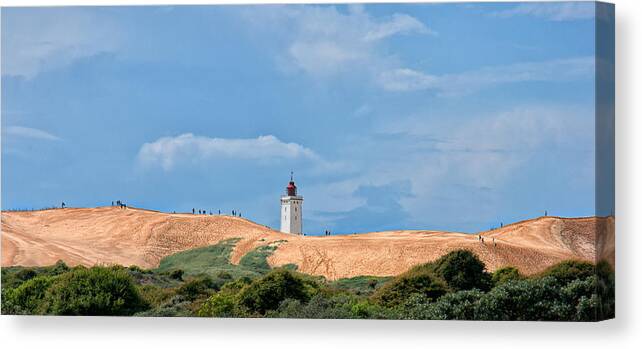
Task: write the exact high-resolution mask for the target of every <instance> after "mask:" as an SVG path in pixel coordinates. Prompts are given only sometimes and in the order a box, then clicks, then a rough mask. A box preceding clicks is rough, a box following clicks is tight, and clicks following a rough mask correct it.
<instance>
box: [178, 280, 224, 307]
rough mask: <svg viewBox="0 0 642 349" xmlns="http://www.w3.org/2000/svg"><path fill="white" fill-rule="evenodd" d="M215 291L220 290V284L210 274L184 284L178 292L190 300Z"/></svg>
mask: <svg viewBox="0 0 642 349" xmlns="http://www.w3.org/2000/svg"><path fill="white" fill-rule="evenodd" d="M215 291H218V286H217V285H216V284H215V283H214V281H213V280H212V279H211V278H209V277H208V276H200V277H196V278H193V279H191V280H189V281H187V282H185V283H184V284H182V285H181V286H180V287H179V288H178V290H177V291H176V294H178V295H181V296H183V297H185V299H186V300H188V301H194V300H196V299H197V298H200V297H201V296H207V297H209V296H210V295H211V294H212V293H213V292H215Z"/></svg>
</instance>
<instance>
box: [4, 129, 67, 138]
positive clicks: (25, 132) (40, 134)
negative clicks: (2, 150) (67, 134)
mask: <svg viewBox="0 0 642 349" xmlns="http://www.w3.org/2000/svg"><path fill="white" fill-rule="evenodd" d="M4 131H5V132H6V134H7V135H8V136H16V137H23V138H31V139H40V140H45V141H59V140H61V138H60V137H57V136H54V135H53V134H51V133H49V132H46V131H43V130H39V129H37V128H31V127H22V126H9V127H7V128H5V129H4Z"/></svg>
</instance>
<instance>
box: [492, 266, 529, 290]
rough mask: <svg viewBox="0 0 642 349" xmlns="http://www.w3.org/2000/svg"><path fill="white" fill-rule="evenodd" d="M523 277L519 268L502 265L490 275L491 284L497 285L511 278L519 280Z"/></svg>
mask: <svg viewBox="0 0 642 349" xmlns="http://www.w3.org/2000/svg"><path fill="white" fill-rule="evenodd" d="M523 278H524V277H523V276H522V275H521V274H520V273H519V270H517V268H514V267H504V268H500V269H497V270H495V272H494V273H493V276H492V278H491V279H492V282H493V285H495V286H499V285H501V284H505V283H506V282H508V281H511V280H521V279H523Z"/></svg>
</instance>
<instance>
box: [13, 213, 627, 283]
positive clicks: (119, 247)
mask: <svg viewBox="0 0 642 349" xmlns="http://www.w3.org/2000/svg"><path fill="white" fill-rule="evenodd" d="M614 225H615V222H614V218H613V217H583V218H561V217H551V216H548V217H539V218H534V219H530V220H526V221H522V222H517V223H513V224H509V225H506V226H504V227H502V228H498V229H494V230H491V231H484V232H480V233H478V234H465V233H453V232H441V231H430V230H413V231H408V230H399V231H385V232H374V233H366V234H353V235H335V236H328V237H326V236H306V237H302V236H294V235H289V234H284V233H280V232H278V231H274V230H272V229H270V228H268V227H266V226H263V225H260V224H257V223H254V222H252V221H249V220H247V219H244V218H239V217H231V216H209V215H192V214H181V213H178V214H171V213H162V212H157V211H151V210H145V209H137V208H127V209H120V208H117V207H97V208H65V209H49V210H41V211H3V212H2V266H12V265H22V266H42V265H51V264H53V263H55V262H56V261H57V260H64V261H65V262H66V263H68V264H70V265H78V264H82V265H85V266H91V265H95V264H114V263H116V264H121V265H125V266H128V265H138V266H140V267H143V268H154V267H157V266H158V264H159V262H160V260H161V259H162V258H163V257H165V256H168V255H171V254H174V253H176V252H180V251H184V250H187V249H191V248H195V247H201V246H207V245H213V244H216V243H218V242H220V241H222V240H225V239H229V238H234V237H238V238H240V241H239V242H238V243H237V245H236V246H235V248H234V251H233V253H232V257H231V261H232V263H238V261H239V260H240V258H241V257H242V256H243V255H244V254H246V253H247V252H249V251H251V250H252V249H254V248H256V247H258V246H261V245H267V244H270V243H272V242H274V241H279V240H286V241H284V242H282V243H281V244H279V247H278V249H277V250H276V251H275V252H274V254H273V255H272V256H270V257H269V258H268V262H269V263H270V265H272V266H280V265H285V264H290V263H293V264H296V265H297V266H298V268H299V270H300V271H302V272H305V273H309V274H314V275H323V276H325V277H327V278H329V279H337V278H343V277H352V276H358V275H378V276H388V275H396V274H399V273H402V272H404V271H405V270H407V269H408V268H410V267H412V266H413V265H416V264H419V263H425V262H429V261H433V260H435V259H437V258H439V257H440V256H442V255H444V254H446V253H448V252H449V251H452V250H454V249H459V248H466V249H469V250H471V251H473V252H474V253H476V254H477V255H478V256H479V257H480V258H481V260H482V261H484V263H486V266H487V269H488V270H490V271H492V270H495V269H497V268H501V267H504V266H515V267H517V268H519V269H520V270H521V271H522V272H523V273H525V274H534V273H537V272H540V271H542V270H543V269H545V268H546V267H548V266H550V265H552V264H555V263H557V262H559V261H562V260H565V259H577V260H586V261H591V262H595V261H596V260H599V259H606V260H607V261H608V262H609V263H611V264H612V265H614V264H615V252H614V247H615V243H614V241H615V239H614V236H615V235H614V234H615V233H614V231H615V228H614ZM478 235H481V236H483V237H484V243H482V242H481V241H480V240H479V238H478ZM493 238H494V240H495V243H493Z"/></svg>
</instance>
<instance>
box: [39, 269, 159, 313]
mask: <svg viewBox="0 0 642 349" xmlns="http://www.w3.org/2000/svg"><path fill="white" fill-rule="evenodd" d="M44 303H45V305H46V312H47V313H50V314H56V315H132V314H134V313H135V312H137V311H141V310H144V309H145V308H146V307H147V304H146V303H145V302H144V301H143V299H142V298H141V296H140V294H139V293H138V290H137V289H136V287H135V286H134V284H133V281H132V278H131V276H129V274H127V273H126V272H125V271H124V270H123V269H115V268H105V267H93V268H91V269H86V268H77V269H74V270H72V271H70V272H67V273H65V274H62V275H60V276H59V277H57V278H56V279H55V281H54V282H53V283H52V285H51V286H50V287H49V288H48V290H47V293H46V296H45V299H44Z"/></svg>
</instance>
